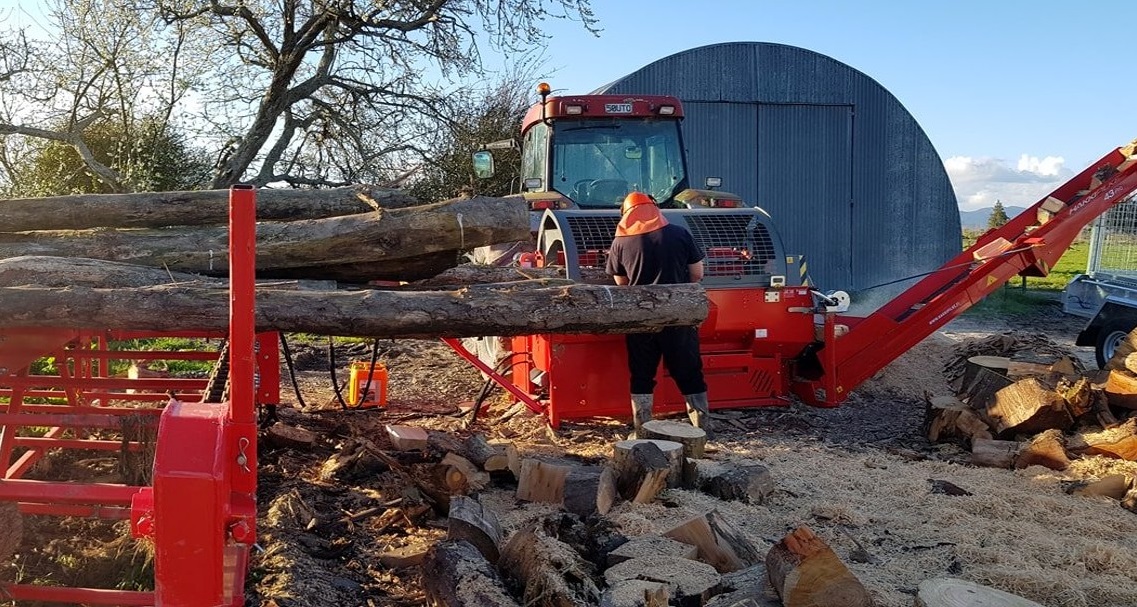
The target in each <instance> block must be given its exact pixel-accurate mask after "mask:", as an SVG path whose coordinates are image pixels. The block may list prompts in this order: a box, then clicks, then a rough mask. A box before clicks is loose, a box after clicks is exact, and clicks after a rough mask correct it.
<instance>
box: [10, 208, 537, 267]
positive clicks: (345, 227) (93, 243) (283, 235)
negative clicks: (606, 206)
mask: <svg viewBox="0 0 1137 607" xmlns="http://www.w3.org/2000/svg"><path fill="white" fill-rule="evenodd" d="M529 234H530V232H529V213H528V211H527V210H526V209H525V207H524V205H519V204H518V203H517V201H515V200H509V199H504V198H484V197H478V198H468V199H454V200H448V201H444V202H439V203H435V204H429V205H422V206H416V207H409V208H403V209H390V210H381V211H376V212H371V213H361V214H357V215H344V216H340V217H328V218H322V219H305V220H299V221H286V222H262V223H259V224H258V225H257V276H258V277H261V278H273V277H283V278H317V279H334V280H343V281H348V282H368V281H371V280H417V279H421V278H428V277H430V276H434V275H435V274H437V273H438V272H440V271H442V270H444V269H446V268H448V267H453V266H455V265H457V264H458V263H459V256H460V254H461V252H462V251H463V250H467V249H469V248H471V247H476V246H479V245H484V244H493V243H497V242H504V241H511V240H519V239H523V238H529ZM228 250H229V247H228V228H226V227H220V226H219V227H212V226H204V227H184V226H178V227H170V228H162V229H131V230H108V229H97V230H77V231H40V232H20V233H0V258H8V257H19V256H23V255H43V256H49V257H82V258H90V259H106V260H117V261H129V262H130V263H133V264H137V265H143V266H151V267H155V268H163V269H169V270H171V271H181V272H193V273H197V274H205V275H209V276H224V275H226V274H227V273H228V270H229V260H228Z"/></svg>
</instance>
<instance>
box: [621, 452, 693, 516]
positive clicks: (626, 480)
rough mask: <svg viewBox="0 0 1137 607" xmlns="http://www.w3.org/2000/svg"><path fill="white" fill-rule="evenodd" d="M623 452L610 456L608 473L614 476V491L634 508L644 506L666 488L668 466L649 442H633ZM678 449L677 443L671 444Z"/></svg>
mask: <svg viewBox="0 0 1137 607" xmlns="http://www.w3.org/2000/svg"><path fill="white" fill-rule="evenodd" d="M621 442H624V443H625V448H623V449H620V448H617V449H616V450H615V451H614V452H613V453H612V470H613V472H615V474H616V488H617V490H618V491H619V492H620V495H622V496H623V497H624V499H626V500H628V501H630V502H632V503H635V504H646V503H648V502H650V501H652V500H654V499H655V496H656V495H658V494H659V492H660V491H663V489H664V488H665V487H667V477H668V476H669V475H671V462H670V461H669V460H668V457H667V456H666V455H664V454H663V450H661V449H660V448H659V446H658V445H656V444H655V443H654V442H653V441H633V442H634V444H632V445H626V443H627V441H621ZM674 444H675V446H676V448H680V446H679V443H674Z"/></svg>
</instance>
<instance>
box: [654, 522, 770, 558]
mask: <svg viewBox="0 0 1137 607" xmlns="http://www.w3.org/2000/svg"><path fill="white" fill-rule="evenodd" d="M663 536H664V537H669V538H671V539H675V540H679V541H680V542H683V543H685V544H691V545H692V546H695V547H697V548H698V549H699V560H700V561H702V562H704V563H707V564H709V565H711V566H712V567H714V568H715V570H717V571H718V572H719V573H729V572H731V571H738V570H740V569H745V568H747V567H749V566H751V565H754V564H755V563H760V562H762V555H761V554H760V553H759V552H758V548H757V547H755V546H754V544H753V543H752V542H751V541H750V540H749V539H747V538H746V536H745V535H744V534H743V533H742V531H741V530H739V529H738V528H737V527H735V526H734V525H733V524H732V523H730V522H729V521H727V520H726V519H725V518H723V516H722V514H721V513H719V512H718V511H717V510H712V511H710V512H708V513H706V514H701V515H698V516H694V517H692V518H690V519H688V520H686V521H684V522H683V523H680V524H679V525H677V526H676V527H673V528H671V529H669V530H668V531H666V532H664V533H663Z"/></svg>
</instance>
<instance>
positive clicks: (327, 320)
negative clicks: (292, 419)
mask: <svg viewBox="0 0 1137 607" xmlns="http://www.w3.org/2000/svg"><path fill="white" fill-rule="evenodd" d="M224 284H225V283H223V282H220V283H219V282H217V281H213V282H210V281H203V280H199V281H197V282H195V283H193V284H172V285H157V286H149V287H138V288H123V289H102V288H91V287H85V286H75V287H58V288H52V287H6V286H0V326H5V327H57V328H74V329H82V328H91V329H94V328H98V329H138V330H147V331H172V330H210V331H213V330H225V329H226V328H227V327H228V326H229V312H228V309H229V292H228V290H227V289H225V288H222V285H224ZM707 307H708V306H707V299H706V295H705V294H704V292H703V289H702V287H701V286H699V285H696V284H684V285H644V286H637V287H601V286H594V285H555V286H549V285H547V284H545V283H542V282H541V281H526V282H522V283H512V284H510V283H503V284H498V285H478V286H472V287H468V288H464V289H459V290H454V291H402V290H377V289H364V290H355V291H348V290H335V291H330V290H297V289H281V288H271V287H265V286H260V287H258V288H257V296H256V323H257V329H258V330H260V331H285V332H299V333H313V334H317V335H339V336H355V337H390V338H396V337H399V338H410V337H422V338H426V337H475V336H479V335H528V334H536V333H587V334H604V333H634V332H641V331H652V330H657V329H660V328H663V327H666V326H673V325H694V324H698V323H700V322H702V320H703V319H704V318H705V317H706V315H707Z"/></svg>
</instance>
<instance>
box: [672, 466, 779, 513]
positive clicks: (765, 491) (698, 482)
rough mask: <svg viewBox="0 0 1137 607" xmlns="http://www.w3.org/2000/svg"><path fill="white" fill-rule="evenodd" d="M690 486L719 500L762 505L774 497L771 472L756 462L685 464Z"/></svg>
mask: <svg viewBox="0 0 1137 607" xmlns="http://www.w3.org/2000/svg"><path fill="white" fill-rule="evenodd" d="M688 470H691V475H690V476H691V477H692V478H691V482H690V483H689V486H691V487H693V488H695V489H698V490H700V491H703V492H704V493H707V494H709V495H713V496H715V497H717V498H719V499H722V500H735V501H742V502H746V503H748V504H762V503H764V502H765V501H766V499H767V498H768V497H770V495H772V494H773V493H774V488H775V487H774V479H773V477H771V476H770V470H769V469H768V468H766V467H765V466H763V465H762V464H761V463H760V462H758V461H756V460H746V459H743V460H733V461H723V462H718V461H712V460H705V459H693V460H688Z"/></svg>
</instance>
